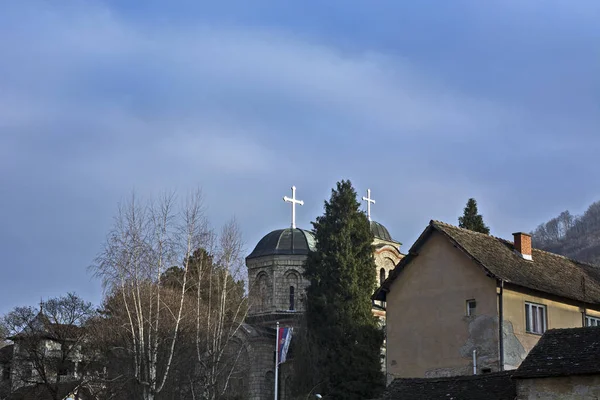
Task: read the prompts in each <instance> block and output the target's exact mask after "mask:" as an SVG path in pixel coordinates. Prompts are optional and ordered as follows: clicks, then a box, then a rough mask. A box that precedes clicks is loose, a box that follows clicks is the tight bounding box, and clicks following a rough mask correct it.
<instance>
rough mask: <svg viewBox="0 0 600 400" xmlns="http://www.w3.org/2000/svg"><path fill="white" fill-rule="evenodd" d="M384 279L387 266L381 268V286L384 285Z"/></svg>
mask: <svg viewBox="0 0 600 400" xmlns="http://www.w3.org/2000/svg"><path fill="white" fill-rule="evenodd" d="M371 276H373V275H371ZM383 281H385V268H381V269H380V270H379V286H381V285H383Z"/></svg>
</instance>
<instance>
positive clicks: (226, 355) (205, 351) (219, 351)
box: [196, 219, 248, 400]
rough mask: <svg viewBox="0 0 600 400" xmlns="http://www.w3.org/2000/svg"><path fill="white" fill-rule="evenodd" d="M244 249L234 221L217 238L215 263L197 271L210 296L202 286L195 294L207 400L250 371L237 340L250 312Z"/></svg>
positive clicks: (199, 356)
mask: <svg viewBox="0 0 600 400" xmlns="http://www.w3.org/2000/svg"><path fill="white" fill-rule="evenodd" d="M243 249H244V247H243V241H242V237H241V233H240V229H239V226H238V224H237V222H236V221H235V219H232V220H231V221H229V222H228V223H227V224H225V225H224V226H223V228H222V229H221V232H220V234H219V236H218V239H217V248H216V262H215V263H207V264H206V265H205V268H198V269H197V271H198V273H199V275H198V277H197V278H198V281H199V282H202V281H203V280H206V281H207V282H208V291H207V292H205V293H203V291H202V290H201V285H198V286H197V290H196V355H197V360H198V363H199V365H200V366H201V372H202V380H201V381H202V382H203V384H204V385H203V388H202V389H203V398H206V399H208V400H214V399H217V398H220V397H221V396H223V395H224V394H225V393H226V392H228V390H229V389H231V388H230V386H229V383H230V378H231V376H232V374H233V373H234V372H235V371H236V370H237V371H240V370H243V369H244V368H246V367H247V366H245V365H241V363H239V361H240V359H241V357H240V356H241V354H242V352H243V351H244V347H243V344H242V343H240V340H239V339H238V338H237V335H238V331H239V329H240V327H241V325H242V323H243V321H244V319H245V317H246V313H247V310H248V304H247V297H246V296H245V295H244V286H243V279H242V277H243V265H244V264H243V258H242V255H243ZM207 269H208V271H207V272H208V273H207V274H206V273H204V276H202V274H203V271H206V270H207ZM203 304H204V305H205V308H206V310H205V311H203V310H202V305H203ZM203 316H205V317H204V321H203V320H202V318H203ZM203 325H204V326H203ZM202 336H205V337H204V338H203V337H202Z"/></svg>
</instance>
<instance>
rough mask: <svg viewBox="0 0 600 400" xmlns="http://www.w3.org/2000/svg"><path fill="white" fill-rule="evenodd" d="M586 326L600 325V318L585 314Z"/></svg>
mask: <svg viewBox="0 0 600 400" xmlns="http://www.w3.org/2000/svg"><path fill="white" fill-rule="evenodd" d="M585 326H600V318H598V317H590V316H589V315H586V316H585Z"/></svg>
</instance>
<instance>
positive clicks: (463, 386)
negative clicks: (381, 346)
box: [381, 371, 517, 400]
mask: <svg viewBox="0 0 600 400" xmlns="http://www.w3.org/2000/svg"><path fill="white" fill-rule="evenodd" d="M512 372H514V371H506V372H496V373H490V374H484V375H468V376H454V377H448V378H408V379H407V378H398V379H394V381H393V382H392V383H391V384H390V385H389V386H388V387H387V388H386V390H385V392H384V395H383V396H382V397H381V400H400V399H401V400H438V399H440V400H441V399H444V400H480V399H486V400H514V399H515V398H516V396H517V392H516V387H515V382H514V381H512V380H511V374H512Z"/></svg>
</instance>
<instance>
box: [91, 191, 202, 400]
mask: <svg viewBox="0 0 600 400" xmlns="http://www.w3.org/2000/svg"><path fill="white" fill-rule="evenodd" d="M176 203H177V201H176V196H175V195H173V194H169V195H164V196H162V197H161V198H160V200H159V201H158V202H152V201H151V202H148V203H147V204H141V203H140V201H139V200H138V199H137V198H136V197H135V195H133V196H132V197H131V199H130V200H129V201H128V202H127V203H126V204H123V205H120V206H119V209H118V213H117V216H116V218H115V222H114V227H113V229H112V230H111V231H110V233H109V235H108V237H107V240H106V243H105V246H104V249H103V251H102V252H101V253H100V254H99V255H98V257H97V259H96V263H95V265H93V266H92V269H93V270H94V273H95V274H96V275H97V276H99V277H101V278H102V280H103V283H104V285H105V288H107V289H109V290H110V291H111V292H112V293H118V294H119V296H120V297H121V306H122V309H120V310H115V311H116V312H122V313H123V315H124V317H125V321H126V324H125V325H126V331H127V338H128V347H127V350H128V352H129V354H130V355H131V357H132V363H133V378H134V379H135V382H136V383H137V385H139V386H141V391H142V395H143V398H144V399H146V400H153V399H154V398H155V397H156V395H157V394H158V393H160V392H161V391H162V390H163V389H164V388H165V385H166V384H167V380H168V378H169V373H170V370H171V367H172V365H173V362H174V360H173V357H174V354H175V348H176V346H177V343H178V339H179V335H180V331H181V329H182V325H183V320H184V318H185V314H184V308H185V307H184V305H185V298H186V291H187V289H188V279H189V274H188V272H189V266H190V264H189V263H190V256H191V255H192V253H193V251H194V249H196V248H199V247H202V245H203V240H205V239H206V236H207V225H206V219H205V216H204V208H203V204H202V196H201V193H200V191H196V192H195V193H194V194H192V195H190V196H189V197H188V198H187V199H185V201H184V202H183V203H182V205H181V206H180V207H178V206H177V204H176ZM182 261H183V277H182V280H183V281H182V285H181V288H180V289H179V291H178V293H173V290H172V289H171V288H166V287H165V286H164V285H163V284H162V282H161V279H162V276H163V274H164V272H165V270H166V269H167V268H169V267H170V266H172V265H180V264H181V263H182ZM165 296H169V297H170V298H169V300H168V301H167V299H166V298H165ZM173 296H175V297H176V298H175V299H173Z"/></svg>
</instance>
